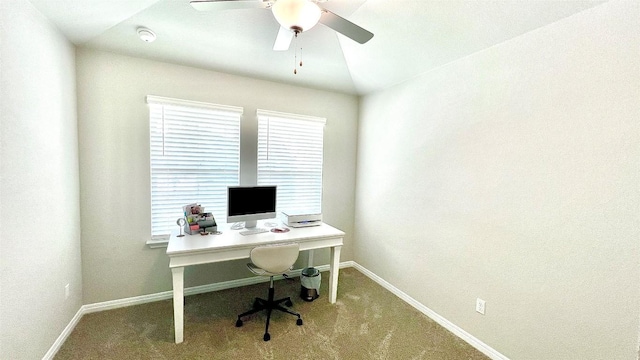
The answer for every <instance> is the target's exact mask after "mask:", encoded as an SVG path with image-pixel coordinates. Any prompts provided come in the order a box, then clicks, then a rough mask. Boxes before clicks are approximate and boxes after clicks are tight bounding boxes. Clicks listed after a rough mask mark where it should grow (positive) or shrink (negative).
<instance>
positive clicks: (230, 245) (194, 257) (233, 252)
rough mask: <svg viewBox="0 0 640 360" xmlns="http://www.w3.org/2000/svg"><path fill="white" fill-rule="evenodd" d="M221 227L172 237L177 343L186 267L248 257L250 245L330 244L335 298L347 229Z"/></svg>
mask: <svg viewBox="0 0 640 360" xmlns="http://www.w3.org/2000/svg"><path fill="white" fill-rule="evenodd" d="M220 230H221V231H222V234H221V235H204V236H203V235H185V236H184V237H177V236H176V235H177V233H176V234H172V235H171V238H170V239H169V245H168V246H167V255H168V256H169V267H170V268H171V273H172V275H173V321H174V325H175V338H176V343H181V342H182V341H183V339H184V267H185V266H190V265H199V264H207V263H214V262H220V261H228V260H236V259H246V258H249V253H250V251H251V249H252V248H254V247H256V246H259V245H265V244H277V243H288V242H295V243H298V244H300V251H302V250H313V249H321V248H330V249H331V258H330V262H331V263H330V264H329V267H330V268H329V272H330V274H329V302H330V303H332V304H333V303H335V302H336V295H337V291H338V271H339V265H340V249H341V248H342V241H343V237H344V232H342V231H340V230H338V229H336V228H334V227H332V226H330V225H327V224H324V223H322V224H321V225H320V226H310V227H306V228H297V229H296V228H291V231H289V232H285V233H272V232H266V233H261V234H255V235H240V232H239V231H238V230H230V229H220ZM310 265H312V264H310Z"/></svg>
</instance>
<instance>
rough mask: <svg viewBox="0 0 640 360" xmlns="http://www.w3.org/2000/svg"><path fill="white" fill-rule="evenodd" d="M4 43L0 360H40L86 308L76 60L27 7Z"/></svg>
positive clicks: (20, 8)
mask: <svg viewBox="0 0 640 360" xmlns="http://www.w3.org/2000/svg"><path fill="white" fill-rule="evenodd" d="M0 39H1V40H0V42H1V46H0V58H1V59H2V64H1V66H0V102H1V103H0V144H1V150H0V168H1V171H0V198H1V201H0V289H1V293H0V359H40V358H42V357H43V356H44V355H45V354H46V352H47V351H48V350H49V348H50V347H51V345H52V344H53V343H54V342H55V340H56V339H57V338H58V336H59V335H60V334H61V333H62V331H63V329H64V328H65V327H66V326H67V324H69V322H70V321H71V319H72V318H73V316H74V315H75V314H76V312H77V311H78V309H80V306H81V305H82V278H81V273H82V271H81V262H80V207H79V193H78V191H79V190H78V189H79V180H78V143H77V121H76V89H75V52H74V47H73V45H72V44H71V43H69V42H68V41H67V40H66V39H65V38H64V37H63V36H62V35H61V34H60V33H59V32H58V31H57V30H56V29H55V28H53V27H52V26H51V25H50V24H49V22H48V21H47V20H46V19H45V18H44V17H43V16H42V14H40V13H39V12H38V11H37V10H36V9H35V8H33V6H32V5H31V3H29V2H28V1H26V0H3V1H1V2H0ZM66 284H69V290H70V294H69V298H68V299H65V285H66Z"/></svg>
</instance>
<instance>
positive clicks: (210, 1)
mask: <svg viewBox="0 0 640 360" xmlns="http://www.w3.org/2000/svg"><path fill="white" fill-rule="evenodd" d="M190 3H191V6H193V8H194V9H196V10H199V11H221V10H236V9H264V8H267V7H269V4H270V3H269V2H268V1H263V0H191V2H190Z"/></svg>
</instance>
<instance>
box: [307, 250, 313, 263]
mask: <svg viewBox="0 0 640 360" xmlns="http://www.w3.org/2000/svg"><path fill="white" fill-rule="evenodd" d="M307 267H313V250H309V261H307Z"/></svg>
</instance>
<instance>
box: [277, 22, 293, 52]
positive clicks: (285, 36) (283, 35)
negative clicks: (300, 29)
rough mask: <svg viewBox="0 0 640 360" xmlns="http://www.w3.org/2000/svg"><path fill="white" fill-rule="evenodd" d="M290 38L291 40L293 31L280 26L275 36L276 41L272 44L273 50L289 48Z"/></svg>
mask: <svg viewBox="0 0 640 360" xmlns="http://www.w3.org/2000/svg"><path fill="white" fill-rule="evenodd" d="M291 40H293V31H291V30H289V29H285V28H283V27H282V26H280V29H279V30H278V36H277V37H276V42H275V43H274V44H273V50H274V51H286V50H289V45H291Z"/></svg>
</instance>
